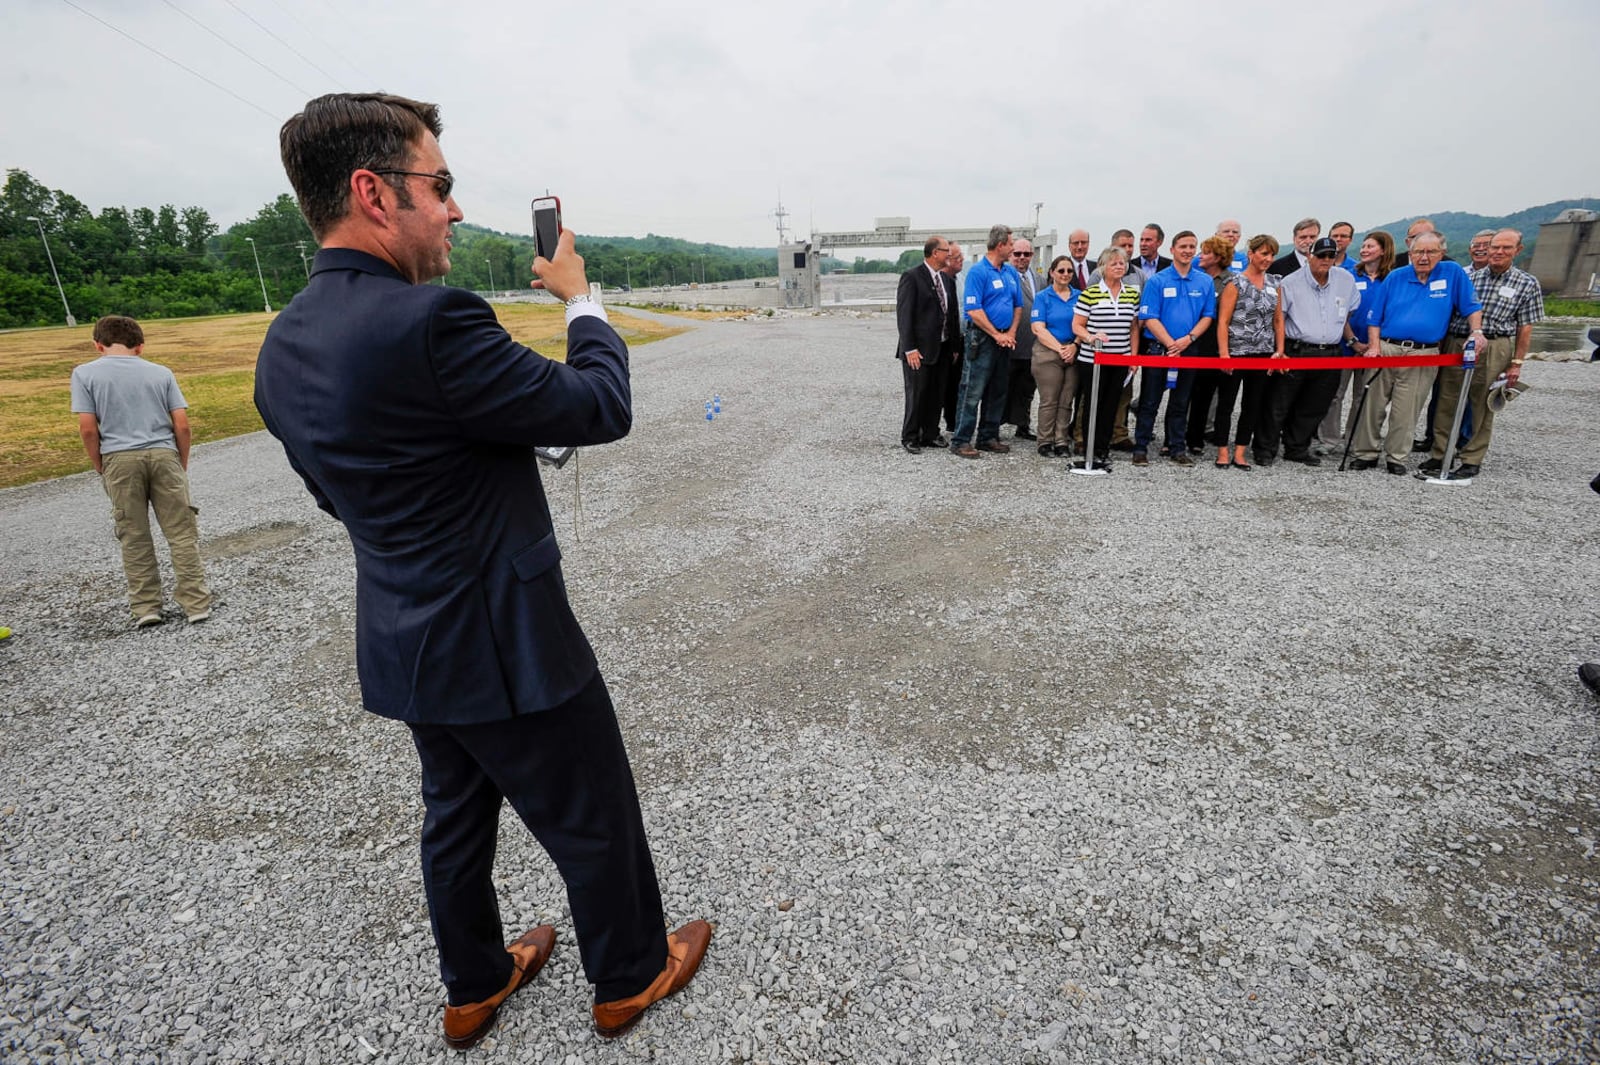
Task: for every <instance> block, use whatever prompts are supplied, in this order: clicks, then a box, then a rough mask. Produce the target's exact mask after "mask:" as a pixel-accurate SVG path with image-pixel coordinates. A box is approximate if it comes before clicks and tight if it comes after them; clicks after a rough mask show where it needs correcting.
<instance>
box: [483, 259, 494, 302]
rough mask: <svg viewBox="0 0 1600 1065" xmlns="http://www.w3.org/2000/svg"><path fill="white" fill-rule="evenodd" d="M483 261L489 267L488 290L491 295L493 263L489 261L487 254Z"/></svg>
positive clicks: (492, 290) (492, 288)
mask: <svg viewBox="0 0 1600 1065" xmlns="http://www.w3.org/2000/svg"><path fill="white" fill-rule="evenodd" d="M483 261H484V263H485V264H486V265H487V266H488V267H489V292H490V294H491V295H492V294H493V293H494V263H492V262H489V259H488V257H487V256H485V258H484V260H483Z"/></svg>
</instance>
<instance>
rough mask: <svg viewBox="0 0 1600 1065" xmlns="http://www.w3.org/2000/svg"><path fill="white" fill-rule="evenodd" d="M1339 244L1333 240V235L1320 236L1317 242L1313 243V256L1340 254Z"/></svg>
mask: <svg viewBox="0 0 1600 1065" xmlns="http://www.w3.org/2000/svg"><path fill="white" fill-rule="evenodd" d="M1338 254H1339V245H1337V244H1335V243H1334V242H1333V238H1332V237H1318V238H1317V242H1316V243H1315V244H1313V245H1311V257H1312V258H1316V257H1317V256H1318V255H1338Z"/></svg>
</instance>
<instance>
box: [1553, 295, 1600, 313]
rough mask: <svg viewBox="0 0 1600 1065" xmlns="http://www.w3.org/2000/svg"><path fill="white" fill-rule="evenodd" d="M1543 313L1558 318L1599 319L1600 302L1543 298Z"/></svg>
mask: <svg viewBox="0 0 1600 1065" xmlns="http://www.w3.org/2000/svg"><path fill="white" fill-rule="evenodd" d="M1544 313H1546V314H1548V315H1551V316H1552V317H1558V318H1600V300H1571V299H1555V298H1552V297H1549V296H1546V297H1545V301H1544Z"/></svg>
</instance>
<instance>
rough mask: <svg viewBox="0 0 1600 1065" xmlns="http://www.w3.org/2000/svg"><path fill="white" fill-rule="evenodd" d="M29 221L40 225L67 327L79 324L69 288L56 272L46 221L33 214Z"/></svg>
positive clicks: (46, 256) (41, 236) (40, 237)
mask: <svg viewBox="0 0 1600 1065" xmlns="http://www.w3.org/2000/svg"><path fill="white" fill-rule="evenodd" d="M28 221H30V222H32V223H33V224H34V225H36V226H38V227H39V239H40V240H42V241H44V255H45V258H46V259H49V260H50V276H51V277H53V278H55V279H56V291H57V292H59V293H61V309H62V310H64V311H66V312H67V327H68V328H71V327H72V326H75V325H77V324H78V320H77V319H76V318H74V317H72V308H71V307H68V306H67V290H66V289H64V288H62V287H61V275H60V274H58V273H56V257H55V256H54V255H52V254H50V241H49V240H48V239H47V238H46V237H45V235H44V223H43V222H41V221H39V219H37V218H34V217H31V216H30V217H29V218H28Z"/></svg>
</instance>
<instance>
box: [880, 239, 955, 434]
mask: <svg viewBox="0 0 1600 1065" xmlns="http://www.w3.org/2000/svg"><path fill="white" fill-rule="evenodd" d="M949 257H950V242H949V241H947V240H945V239H944V238H943V237H941V236H939V235H938V234H937V233H935V234H934V235H933V236H931V237H929V238H928V239H927V241H926V242H924V244H923V245H922V264H921V265H920V266H913V267H912V268H911V269H909V270H907V271H906V272H905V273H903V274H901V275H900V287H899V289H898V290H896V292H895V297H894V316H895V324H896V326H897V328H898V331H899V342H898V343H897V344H896V345H895V350H894V356H895V358H897V359H899V360H900V369H901V374H902V377H903V378H904V381H905V391H906V409H905V416H904V417H903V418H901V420H900V446H901V447H903V448H905V449H906V450H907V451H908V452H910V453H911V454H913V455H920V454H921V453H922V449H923V448H925V447H944V446H945V441H944V439H943V438H942V437H941V436H940V435H939V412H940V410H941V409H942V407H943V400H944V387H943V386H944V374H945V372H946V370H947V369H948V365H947V364H948V362H949V359H948V358H947V357H946V356H945V349H946V345H947V343H948V341H949V339H950V337H951V336H953V335H954V334H955V332H956V329H957V326H956V314H957V312H956V301H955V297H954V295H953V293H952V292H951V286H950V284H949V283H948V281H947V280H946V278H945V275H944V273H943V270H944V264H945V262H946V261H948V259H949Z"/></svg>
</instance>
